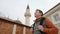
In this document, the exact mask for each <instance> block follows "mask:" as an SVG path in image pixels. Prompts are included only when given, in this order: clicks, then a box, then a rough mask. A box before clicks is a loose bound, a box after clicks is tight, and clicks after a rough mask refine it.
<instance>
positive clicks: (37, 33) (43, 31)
mask: <svg viewBox="0 0 60 34" xmlns="http://www.w3.org/2000/svg"><path fill="white" fill-rule="evenodd" d="M35 17H36V20H35V21H34V22H35V23H34V24H33V28H31V31H32V32H33V34H58V29H57V28H56V27H55V26H54V24H53V23H52V22H51V21H50V20H49V19H47V18H45V17H44V16H43V12H42V11H41V10H39V9H37V10H36V12H35Z"/></svg>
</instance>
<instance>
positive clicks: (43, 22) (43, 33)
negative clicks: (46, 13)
mask: <svg viewBox="0 0 60 34" xmlns="http://www.w3.org/2000/svg"><path fill="white" fill-rule="evenodd" d="M45 22H46V18H42V19H41V20H40V25H42V26H43V27H47V26H46V23H45ZM34 26H35V23H34V24H33V30H34ZM40 32H41V34H46V33H45V32H42V31H40Z"/></svg>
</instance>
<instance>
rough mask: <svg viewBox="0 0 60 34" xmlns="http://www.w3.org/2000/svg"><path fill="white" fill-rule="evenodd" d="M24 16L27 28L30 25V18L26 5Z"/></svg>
mask: <svg viewBox="0 0 60 34" xmlns="http://www.w3.org/2000/svg"><path fill="white" fill-rule="evenodd" d="M24 16H25V24H26V25H27V26H29V25H30V17H31V14H30V8H29V5H27V8H26V12H25V15H24Z"/></svg>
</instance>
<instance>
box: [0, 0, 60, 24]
mask: <svg viewBox="0 0 60 34" xmlns="http://www.w3.org/2000/svg"><path fill="white" fill-rule="evenodd" d="M59 2H60V0H0V13H2V14H3V16H5V17H8V16H9V18H10V19H13V20H17V18H18V19H19V20H20V21H21V22H22V23H23V24H25V16H24V13H25V12H26V7H27V5H29V7H30V13H31V18H30V25H32V24H33V23H34V22H33V20H34V19H35V17H34V12H35V10H36V9H40V10H42V11H43V13H45V12H47V11H48V10H49V9H51V8H52V7H53V6H55V5H56V4H58V3H59Z"/></svg>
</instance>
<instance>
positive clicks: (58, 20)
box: [44, 3, 60, 34]
mask: <svg viewBox="0 0 60 34" xmlns="http://www.w3.org/2000/svg"><path fill="white" fill-rule="evenodd" d="M44 16H45V17H46V18H48V19H50V20H51V21H52V22H53V24H55V26H56V27H57V28H58V30H59V32H58V33H59V34H60V3H58V4H57V5H56V6H54V7H53V8H51V9H50V10H48V11H47V12H46V13H45V14H44Z"/></svg>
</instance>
